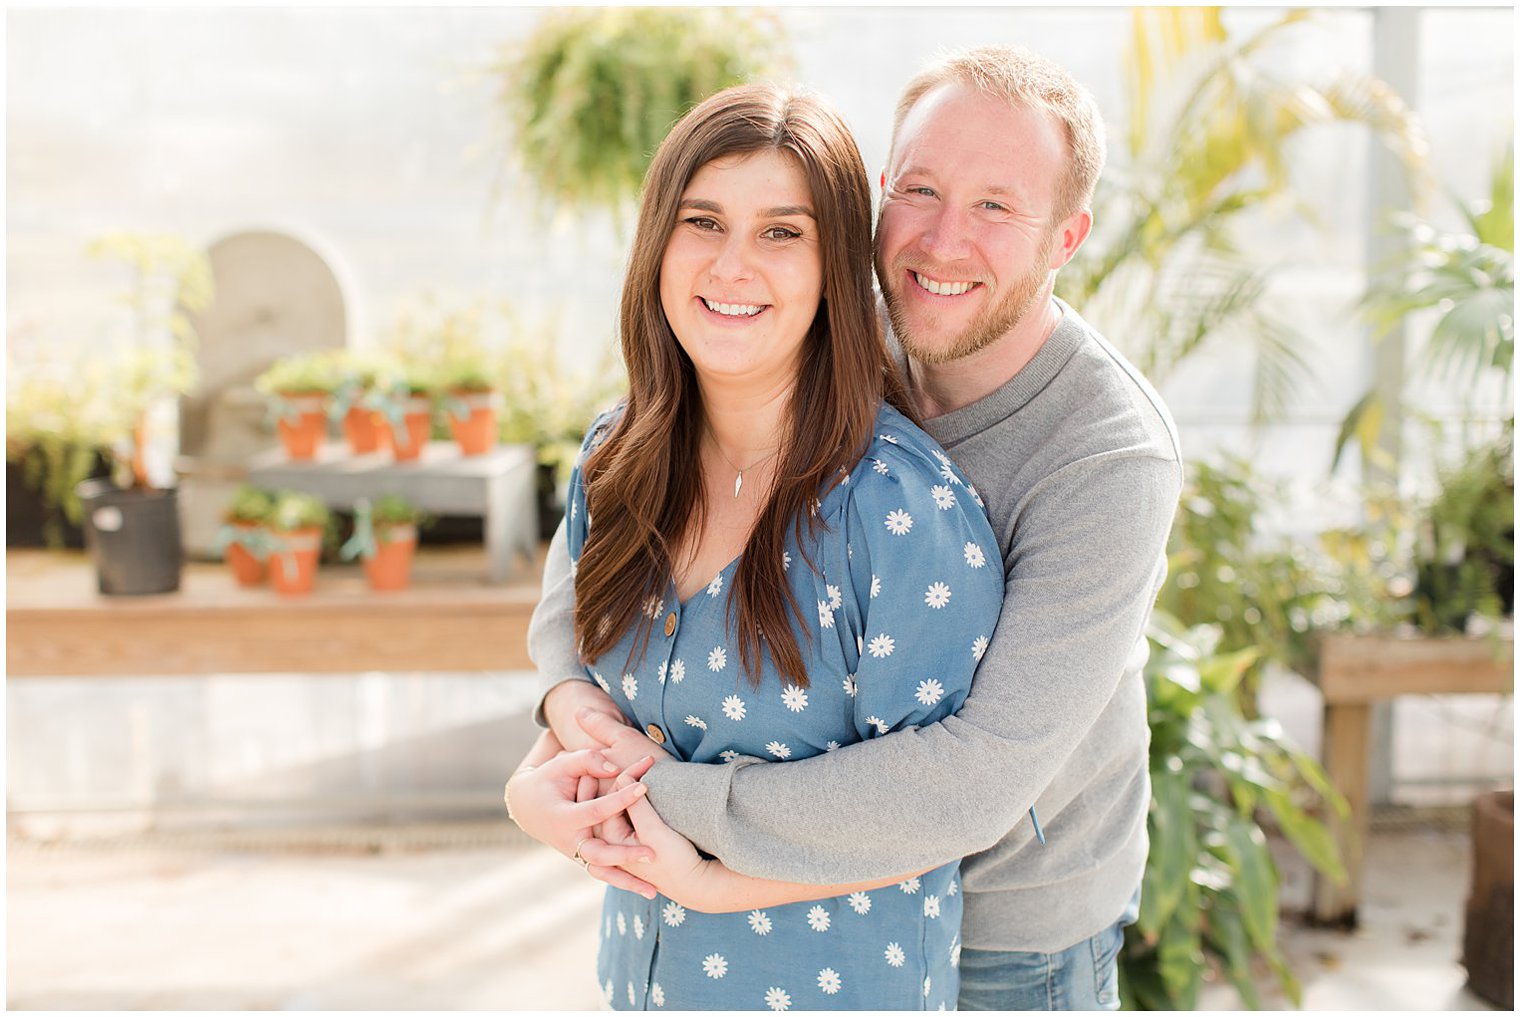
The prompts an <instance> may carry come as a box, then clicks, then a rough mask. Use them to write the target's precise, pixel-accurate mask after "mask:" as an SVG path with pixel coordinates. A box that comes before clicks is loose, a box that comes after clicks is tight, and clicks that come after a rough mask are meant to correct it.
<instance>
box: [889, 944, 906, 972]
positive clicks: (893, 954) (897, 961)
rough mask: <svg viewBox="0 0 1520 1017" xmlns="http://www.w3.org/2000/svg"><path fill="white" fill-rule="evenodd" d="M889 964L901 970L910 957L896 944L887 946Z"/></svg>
mask: <svg viewBox="0 0 1520 1017" xmlns="http://www.w3.org/2000/svg"><path fill="white" fill-rule="evenodd" d="M886 955H887V963H888V964H890V965H892V966H893V967H894V968H900V967H902V966H903V964H904V963H905V962H906V961H907V959H908V955H907V954H905V953H903V948H902V947H900V946H898V945H897V944H896V943H888V944H887V951H886Z"/></svg>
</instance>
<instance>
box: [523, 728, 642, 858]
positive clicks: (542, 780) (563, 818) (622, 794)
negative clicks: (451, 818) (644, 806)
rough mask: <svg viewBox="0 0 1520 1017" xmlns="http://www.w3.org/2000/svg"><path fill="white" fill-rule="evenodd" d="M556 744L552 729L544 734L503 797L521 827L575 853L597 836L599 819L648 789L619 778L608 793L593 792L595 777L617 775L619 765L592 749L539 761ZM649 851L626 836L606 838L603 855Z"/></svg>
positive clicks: (569, 855) (639, 855) (625, 855)
mask: <svg viewBox="0 0 1520 1017" xmlns="http://www.w3.org/2000/svg"><path fill="white" fill-rule="evenodd" d="M545 739H548V740H547V741H546V740H545ZM557 745H558V742H555V741H554V740H553V735H550V734H547V733H546V734H544V735H543V736H541V737H540V739H539V742H538V744H536V745H535V746H534V749H533V751H532V752H530V753H529V754H528V759H527V760H526V761H525V762H524V764H523V765H522V766H521V767H519V768H518V770H517V772H516V773H514V774H513V775H512V779H511V780H509V781H507V787H506V791H505V795H504V797H505V799H506V801H507V803H508V813H509V814H510V815H511V817H512V819H513V820H514V821H515V822H516V823H517V825H518V826H520V827H522V829H523V832H525V833H526V834H528V836H530V837H532V838H533V839H534V840H537V841H540V842H542V843H544V844H548V845H549V846H550V847H552V848H554V850H556V851H558V852H559V853H560V854H562V855H564V856H565V857H567V858H574V857H575V855H576V852H577V849H578V847H580V846H581V845H582V844H583V843H584V842H585V841H586V840H588V839H591V838H592V837H594V836H595V833H594V831H595V828H596V827H597V825H598V824H600V823H603V822H605V821H606V820H608V819H610V818H612V817H613V816H616V815H618V814H620V813H622V812H623V811H624V810H625V809H627V808H628V806H629V805H631V804H633V803H634V802H637V801H642V800H643V796H644V792H645V791H646V790H647V789H646V787H645V786H644V785H643V784H640V783H637V780H636V779H633V780H628V781H623V782H621V783H620V785H619V786H618V787H616V788H615V789H614V790H613V791H611V792H610V793H609V794H606V795H603V796H601V797H592V796H591V793H592V791H593V790H594V788H595V781H596V780H597V779H598V778H603V777H611V776H613V775H614V774H616V773H617V767H616V766H614V765H613V764H612V763H610V762H608V761H607V760H606V759H605V758H603V757H602V755H601V753H600V752H597V751H596V750H594V749H581V750H579V751H576V752H561V753H559V754H558V755H555V756H553V757H552V758H549V759H547V761H543V762H539V760H540V759H542V758H543V757H544V756H545V755H546V754H547V753H548V751H549V750H550V749H552V748H553V747H555V746H557ZM535 764H537V765H535ZM603 843H605V842H603ZM649 856H650V851H649V850H648V849H647V848H644V847H641V846H639V845H638V844H637V842H636V841H633V840H631V838H625V839H624V840H623V841H622V842H620V843H606V850H605V852H604V853H603V854H602V855H601V856H600V858H601V859H603V860H609V859H610V860H611V863H612V864H624V863H631V862H634V861H636V860H638V859H641V858H645V857H649ZM581 857H582V858H583V859H584V858H585V855H582V856H581Z"/></svg>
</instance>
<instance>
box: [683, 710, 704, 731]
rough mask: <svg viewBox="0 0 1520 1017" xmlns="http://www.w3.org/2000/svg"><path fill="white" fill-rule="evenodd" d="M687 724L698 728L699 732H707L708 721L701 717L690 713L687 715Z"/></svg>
mask: <svg viewBox="0 0 1520 1017" xmlns="http://www.w3.org/2000/svg"><path fill="white" fill-rule="evenodd" d="M686 723H688V724H690V725H691V726H692V727H694V728H696V729H697V730H698V731H706V730H707V721H705V720H703V719H702V718H701V717H698V716H697V715H696V714H694V713H688V714H687V715H686Z"/></svg>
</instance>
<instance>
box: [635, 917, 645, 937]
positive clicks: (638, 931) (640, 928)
mask: <svg viewBox="0 0 1520 1017" xmlns="http://www.w3.org/2000/svg"><path fill="white" fill-rule="evenodd" d="M633 938H634V939H643V938H644V919H643V918H640V917H639V916H638V915H634V916H633Z"/></svg>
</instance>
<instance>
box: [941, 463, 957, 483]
mask: <svg viewBox="0 0 1520 1017" xmlns="http://www.w3.org/2000/svg"><path fill="white" fill-rule="evenodd" d="M939 475H940V476H941V477H944V478H945V480H946V481H947V482H949V483H951V484H959V483H960V482H961V478H960V477H957V476H956V475H955V471H954V470H952V469H951V468H950V467H948V466H941V467H940V468H939Z"/></svg>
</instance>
